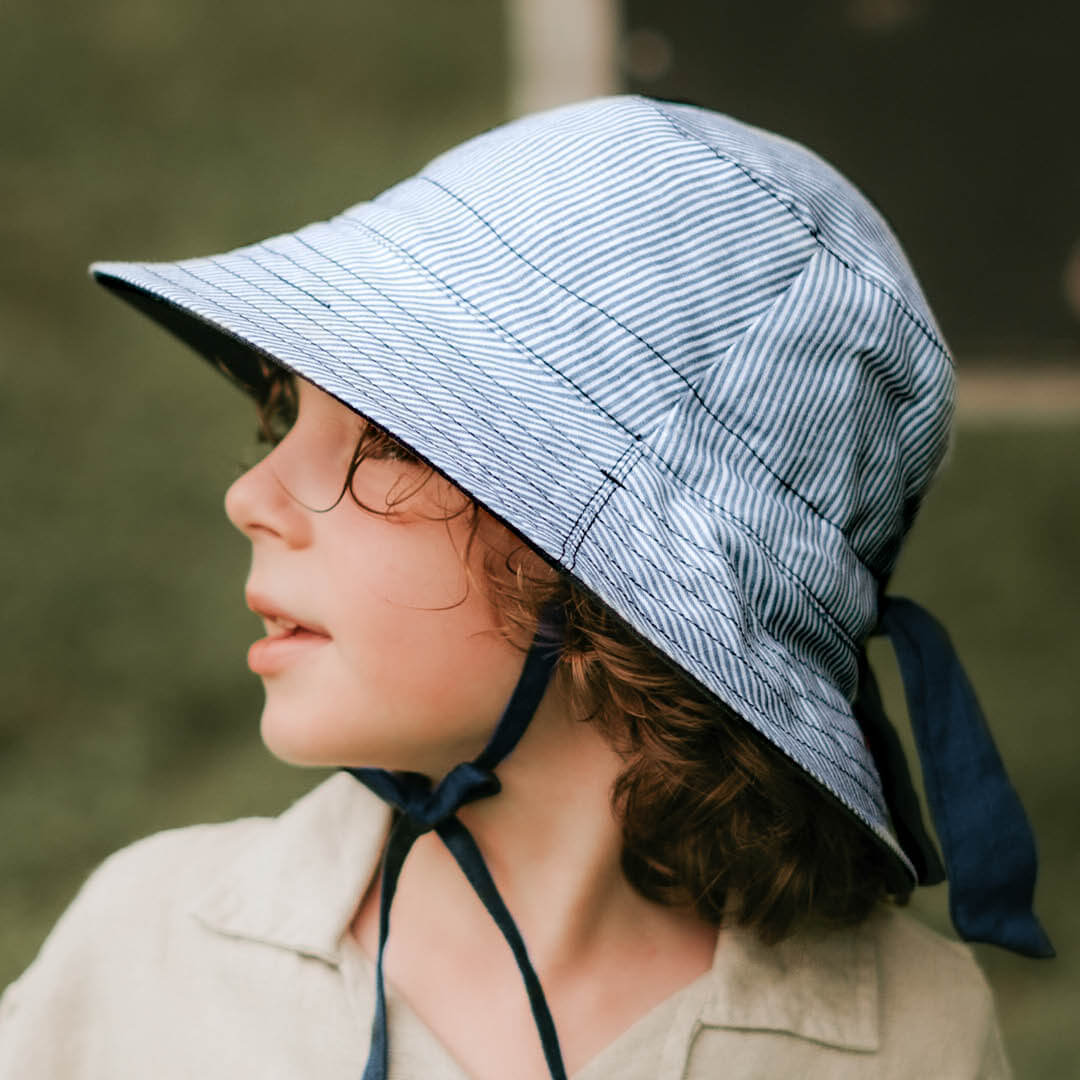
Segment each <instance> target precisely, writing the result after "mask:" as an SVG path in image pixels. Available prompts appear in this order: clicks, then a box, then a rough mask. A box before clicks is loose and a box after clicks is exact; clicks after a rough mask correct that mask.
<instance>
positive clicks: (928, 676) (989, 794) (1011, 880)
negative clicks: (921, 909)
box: [855, 596, 1054, 957]
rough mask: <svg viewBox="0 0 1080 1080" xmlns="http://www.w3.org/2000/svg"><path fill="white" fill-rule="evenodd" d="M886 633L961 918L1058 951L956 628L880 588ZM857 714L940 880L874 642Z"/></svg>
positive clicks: (962, 926)
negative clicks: (1037, 908)
mask: <svg viewBox="0 0 1080 1080" xmlns="http://www.w3.org/2000/svg"><path fill="white" fill-rule="evenodd" d="M882 634H884V635H887V636H888V638H889V640H890V642H891V643H892V647H893V649H894V651H895V652H896V658H897V661H898V663H899V666H900V676H901V678H902V680H903V683H904V696H905V698H906V700H907V707H908V713H909V715H910V717H911V726H912V729H913V731H914V733H915V743H916V746H917V747H918V751H919V759H920V761H921V763H922V773H923V783H924V785H925V788H926V797H927V802H928V803H929V806H930V812H931V814H932V815H933V818H934V825H935V827H936V830H937V834H938V837H939V839H940V841H941V846H942V851H943V854H944V858H945V868H946V869H947V876H948V880H949V913H950V915H951V916H952V922H953V926H955V927H956V931H957V933H958V934H959V935H960V937H961V938H963V939H964V940H965V941H983V942H989V943H990V944H993V945H1000V946H1002V947H1003V948H1006V949H1011V950H1012V951H1013V952H1018V953H1022V954H1023V955H1024V956H1035V957H1049V956H1053V955H1054V947H1053V945H1051V944H1050V939H1049V938H1048V937H1047V935H1046V932H1045V931H1044V930H1043V928H1042V925H1041V924H1040V923H1039V920H1038V918H1037V917H1036V915H1035V913H1034V912H1033V911H1032V901H1033V899H1034V895H1035V876H1036V870H1037V858H1036V854H1035V838H1034V836H1033V835H1032V832H1031V826H1030V825H1029V824H1028V820H1027V817H1026V815H1025V814H1024V808H1023V806H1022V805H1021V803H1020V799H1019V797H1018V796H1017V794H1016V792H1015V790H1014V789H1013V787H1012V784H1010V782H1009V778H1008V776H1007V775H1006V773H1005V767H1004V765H1003V764H1002V762H1001V757H1000V755H999V754H998V752H997V748H996V747H995V746H994V740H993V738H992V737H991V735H990V729H989V727H988V726H987V723H986V718H985V716H984V715H983V712H982V709H981V708H980V707H979V702H978V700H977V699H976V697H975V691H974V689H973V688H972V686H971V682H970V681H969V680H968V677H967V674H966V672H965V671H964V668H963V666H962V665H961V663H960V660H959V658H958V657H957V655H956V652H955V651H954V649H953V647H952V642H951V641H950V640H949V636H948V634H946V632H945V629H944V627H943V626H942V625H941V624H940V623H939V622H938V621H937V620H936V619H935V618H934V617H933V616H932V615H931V614H930V613H929V612H928V611H926V610H925V608H922V607H920V606H919V605H918V604H916V603H915V602H914V601H913V600H908V599H906V598H904V597H899V596H883V597H882V599H881V606H880V618H879V621H878V625H877V627H876V628H875V629H874V630H873V631H872V633H871V636H876V635H882ZM855 714H856V716H857V717H858V719H859V721H860V723H861V725H862V729H863V733H864V734H865V736H866V740H867V743H868V744H869V746H870V750H871V753H872V754H873V755H874V759H875V763H876V764H877V766H878V772H879V773H880V774H881V779H882V785H883V787H884V789H885V798H886V802H887V804H888V807H889V812H890V814H891V815H892V818H893V825H894V827H895V829H896V834H897V837H898V838H899V840H900V842H901V845H902V847H903V849H904V851H905V852H906V854H907V855H908V857H909V858H910V859H911V862H912V864H913V865H914V867H915V869H916V871H917V873H918V875H919V883H920V884H923V885H932V884H937V883H938V882H940V881H942V880H943V879H944V877H945V876H946V874H945V872H944V871H943V869H942V866H941V860H940V859H939V857H938V854H937V852H936V851H935V849H934V845H933V843H932V842H931V840H930V838H929V835H928V833H927V830H926V828H925V826H924V825H923V822H922V818H921V815H920V812H919V802H918V798H917V797H916V795H915V791H914V788H913V787H912V784H911V777H910V775H909V773H908V769H907V763H906V761H905V759H904V754H903V751H902V750H901V748H900V742H899V739H898V738H897V736H896V732H895V730H894V729H893V727H892V725H891V724H890V723H889V720H888V718H887V717H886V715H885V711H884V708H883V707H882V704H881V696H880V694H879V692H878V687H877V682H876V681H875V679H874V674H873V672H872V671H871V669H870V666H869V663H868V662H867V660H866V653H865V650H863V652H862V655H861V657H860V665H859V690H858V694H857V696H856V699H855Z"/></svg>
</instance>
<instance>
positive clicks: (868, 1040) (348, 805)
mask: <svg viewBox="0 0 1080 1080" xmlns="http://www.w3.org/2000/svg"><path fill="white" fill-rule="evenodd" d="M390 818H391V811H390V808H389V807H388V806H387V805H386V804H385V803H383V802H382V800H380V799H379V798H378V797H377V796H376V795H374V794H373V793H372V792H371V791H369V790H368V789H367V788H366V787H364V786H363V785H362V784H360V783H359V782H358V781H357V780H356V779H355V778H354V777H352V776H350V775H349V774H348V773H345V772H338V773H335V774H333V775H332V776H330V777H328V778H327V779H326V780H325V781H323V782H322V783H321V784H319V785H318V786H317V787H316V788H314V789H313V790H312V791H310V792H308V794H307V795H305V796H304V797H303V798H301V799H299V800H298V801H297V802H295V803H294V804H293V805H292V806H290V807H289V808H288V809H287V810H286V811H285V812H284V813H283V814H281V815H280V816H279V817H277V818H273V819H269V820H265V821H263V822H261V824H262V826H263V827H262V828H261V829H260V831H259V832H258V833H257V834H256V836H255V838H254V839H253V840H252V842H251V843H250V844H249V845H248V847H247V848H246V849H245V850H244V852H243V854H242V855H241V857H240V858H239V859H238V860H237V861H236V862H235V863H234V864H233V865H232V866H231V867H230V868H229V870H228V871H227V872H225V873H223V874H221V875H219V876H218V877H217V878H215V880H214V882H213V884H212V885H211V886H210V887H209V888H207V889H206V890H205V891H204V892H202V893H201V894H200V895H199V896H198V898H197V900H196V902H195V904H194V905H193V907H192V909H191V910H192V914H193V915H194V916H195V918H197V919H198V920H199V921H200V922H201V923H202V924H203V925H204V926H206V927H207V928H208V929H210V930H213V931H216V932H217V933H221V934H225V935H228V936H230V937H240V938H246V939H248V940H251V941H258V942H262V943H263V944H266V945H271V946H276V947H278V948H283V949H290V950H292V951H294V952H298V953H302V954H304V955H308V956H314V957H318V958H319V959H322V960H325V961H327V962H328V963H332V964H338V963H340V961H341V942H342V939H343V937H344V936H345V934H346V932H347V931H348V929H349V926H350V924H351V922H352V919H353V916H354V915H355V913H356V909H357V906H358V905H359V903H360V900H361V898H362V897H363V895H364V893H365V892H366V891H367V888H368V886H369V884H370V883H371V880H372V878H373V877H374V875H375V872H376V869H377V867H378V864H379V859H380V856H381V852H382V847H383V843H384V841H385V839H386V834H387V832H388V830H389V827H390ZM872 925H873V917H872V918H871V920H870V921H869V922H868V923H866V924H864V925H863V926H861V927H859V928H857V929H854V930H846V931H841V932H836V933H827V932H823V933H820V934H812V933H809V932H803V933H800V934H798V935H795V936H793V937H791V938H788V939H786V940H784V941H782V942H780V943H779V944H778V945H771V946H767V945H762V944H761V943H760V942H759V941H758V940H757V938H756V937H755V935H754V934H753V933H752V932H750V931H747V930H744V929H742V928H740V927H731V928H725V929H724V930H723V931H722V933H721V934H720V935H719V939H718V942H717V948H716V953H715V956H714V959H713V968H712V972H711V975H710V977H709V978H708V979H706V980H705V981H706V983H707V991H706V993H705V994H704V995H703V997H702V999H701V1000H702V1006H701V1011H700V1013H699V1015H698V1017H697V1023H699V1024H701V1025H702V1026H704V1027H727V1028H740V1029H756V1030H765V1031H785V1032H790V1033H792V1034H794V1035H799V1036H801V1037H803V1038H806V1039H811V1040H814V1041H815V1042H820V1043H825V1044H827V1045H829V1046H837V1047H842V1048H845V1049H850V1050H868V1051H869V1050H875V1049H877V1047H878V1041H879V1040H878V974H877V950H876V947H875V944H874V934H873V931H872Z"/></svg>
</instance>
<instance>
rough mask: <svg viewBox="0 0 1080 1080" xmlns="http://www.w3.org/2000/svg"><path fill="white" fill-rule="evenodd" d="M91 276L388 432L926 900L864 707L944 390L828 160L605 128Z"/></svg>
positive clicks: (665, 111) (909, 294)
mask: <svg viewBox="0 0 1080 1080" xmlns="http://www.w3.org/2000/svg"><path fill="white" fill-rule="evenodd" d="M92 271H93V273H94V274H95V275H96V277H97V278H98V279H99V280H101V281H102V282H103V283H104V284H106V285H109V286H110V287H112V288H113V289H115V290H116V291H118V292H120V293H121V294H122V295H124V296H126V297H127V298H128V299H131V300H133V301H134V302H136V303H138V304H139V306H140V307H143V308H145V309H147V310H149V311H150V313H151V314H152V315H154V316H155V317H156V318H158V319H159V321H161V322H163V323H165V324H166V325H168V326H170V327H171V328H172V329H174V330H175V331H176V332H177V333H180V334H181V335H182V336H184V337H186V338H188V340H191V341H192V342H193V343H196V344H197V345H198V347H199V348H200V349H201V350H202V351H203V352H205V353H206V354H207V355H209V356H211V357H213V358H218V359H223V360H225V362H226V363H233V365H234V366H237V365H239V364H241V363H242V361H240V360H238V359H236V358H237V356H238V355H239V353H240V351H241V350H240V349H238V348H237V343H241V344H242V346H243V351H244V352H250V350H255V351H257V352H259V353H263V354H265V355H267V356H269V357H271V358H273V359H274V360H275V361H277V362H279V363H281V364H284V365H285V366H287V367H289V368H291V369H292V370H294V371H296V372H298V373H299V374H300V375H302V376H304V377H305V378H307V379H310V380H311V381H312V382H314V383H316V384H318V385H319V386H321V387H322V388H323V389H325V390H326V391H328V392H329V393H331V394H333V395H334V396H335V397H337V398H339V399H340V400H341V401H343V402H345V403H346V404H348V405H349V406H351V407H352V408H354V409H356V410H357V411H358V412H360V413H363V414H364V415H365V416H368V417H370V418H371V419H373V420H374V421H376V422H377V423H378V424H381V425H383V426H384V427H386V428H387V429H389V430H390V431H391V432H393V433H394V434H395V435H396V436H397V437H398V438H400V439H401V440H402V441H403V442H405V443H406V444H408V445H409V446H410V447H412V448H413V449H415V450H416V451H417V452H418V453H419V454H420V455H421V456H422V457H424V458H425V459H427V460H428V461H430V462H431V463H432V464H434V465H435V466H437V467H438V468H439V469H440V470H441V471H442V472H444V473H445V474H446V475H447V476H449V477H450V478H451V479H452V480H454V481H455V482H456V483H457V484H459V485H460V486H461V487H462V488H464V489H465V490H466V491H468V492H470V493H471V494H472V495H474V496H475V497H477V498H478V499H479V500H480V501H481V502H482V503H483V504H484V505H485V506H486V507H487V508H488V509H489V510H491V511H492V512H493V513H494V514H495V515H496V516H497V517H499V518H500V519H502V520H503V521H505V522H507V523H508V524H509V525H511V526H512V527H513V528H514V529H515V530H516V531H517V532H518V533H520V534H521V535H523V536H524V537H526V538H527V539H528V540H530V541H531V542H532V543H533V544H535V545H536V546H537V547H538V548H540V549H542V550H543V551H544V552H546V553H547V554H548V555H549V556H550V557H552V558H553V559H554V560H555V561H557V562H558V563H559V564H560V565H561V566H563V567H565V568H566V569H567V570H569V571H570V572H572V573H573V574H574V576H575V577H576V578H577V579H579V580H580V581H581V582H582V583H584V584H585V585H586V586H588V587H589V588H590V589H591V590H592V591H593V592H594V593H595V594H596V595H597V596H599V597H600V598H601V599H603V600H604V601H605V602H606V603H607V604H608V605H610V607H611V608H613V609H614V610H615V611H616V612H618V614H619V615H621V616H622V617H623V618H624V619H626V620H627V621H628V622H629V623H630V624H631V625H633V626H634V627H635V628H636V629H637V630H638V631H639V632H640V633H641V634H642V635H643V636H644V637H646V638H647V639H648V640H649V641H651V642H652V643H653V644H654V645H656V646H657V647H658V648H659V649H660V650H661V651H663V652H664V653H666V654H667V655H668V656H669V657H671V658H672V659H673V660H675V661H676V662H677V663H678V664H680V665H681V666H682V668H683V669H685V670H686V671H687V672H689V673H690V674H691V675H693V676H694V677H695V678H696V679H697V680H699V681H700V682H701V683H702V684H704V685H705V686H706V687H708V688H709V689H710V690H712V691H713V692H714V693H715V694H716V695H717V696H718V697H719V698H721V699H722V700H723V701H725V702H726V703H727V704H728V705H730V706H731V707H732V708H733V709H735V710H736V711H737V712H738V713H739V714H741V715H742V716H743V717H745V719H746V720H747V721H749V722H750V723H751V724H752V725H753V726H754V727H755V728H757V729H758V730H759V731H760V732H762V733H763V734H764V735H765V736H767V737H768V738H769V739H770V740H771V741H772V742H773V743H775V744H776V745H777V746H778V747H780V748H781V749H782V750H783V751H784V752H785V753H786V754H787V755H789V756H790V757H791V758H792V759H793V760H794V761H795V762H797V763H798V764H799V765H800V766H802V768H803V769H805V770H806V771H807V772H808V773H809V774H810V775H811V776H812V777H814V778H815V779H816V780H818V781H819V782H820V783H821V784H822V785H824V787H825V788H827V789H828V790H829V791H830V792H832V793H833V794H834V795H835V796H836V797H837V798H838V799H840V800H841V802H842V803H843V804H844V805H845V806H847V807H848V808H849V809H850V810H851V811H852V812H853V813H854V814H855V815H856V816H857V817H858V818H859V819H860V820H861V821H862V822H863V823H864V824H865V825H866V826H867V827H868V828H870V829H871V830H873V832H874V833H875V834H876V835H877V836H878V837H879V838H880V839H881V840H882V841H883V842H884V843H885V844H886V845H888V846H889V847H890V848H891V849H892V850H893V851H894V852H895V854H896V855H897V857H898V858H899V859H900V860H901V861H902V862H903V864H904V865H905V866H906V867H907V868H908V869H909V871H910V870H911V866H910V863H909V862H908V860H907V858H906V856H905V854H904V853H903V851H902V850H901V848H900V845H899V844H898V843H897V841H896V839H895V837H894V834H893V832H892V830H891V828H890V823H889V814H888V811H887V809H886V806H885V803H884V799H883V795H882V787H881V783H880V780H879V777H878V773H877V771H876V769H875V766H874V762H873V760H872V759H871V757H870V755H869V752H868V750H867V747H866V743H865V740H864V737H863V734H862V732H861V731H860V728H859V725H858V723H857V722H856V719H855V716H854V714H853V701H854V699H855V695H856V691H857V688H858V679H859V666H858V657H859V651H860V649H861V647H862V645H863V643H864V642H865V640H866V638H867V636H868V634H870V632H871V631H872V630H873V628H874V627H875V625H876V623H877V621H878V614H879V608H878V605H879V600H880V597H881V595H882V592H883V589H884V585H885V583H886V582H887V581H888V578H889V576H890V574H891V571H892V569H893V566H894V563H895V561H896V558H897V554H898V552H899V549H900V546H901V543H902V541H903V539H904V537H905V535H906V533H907V531H908V529H909V528H910V526H911V524H912V521H913V519H914V516H915V514H916V511H917V509H918V507H919V505H920V501H921V499H922V497H923V495H924V493H925V491H926V488H927V485H928V484H929V482H930V480H931V479H932V477H933V475H934V473H935V471H936V470H937V468H938V467H939V465H940V463H941V461H942V459H943V457H944V455H945V454H946V451H947V448H948V442H949V431H950V422H951V418H952V414H953V408H954V397H955V390H954V372H953V365H952V362H951V359H950V356H949V353H948V351H947V349H946V347H945V345H944V344H943V342H942V338H941V335H940V333H939V331H938V329H937V327H936V325H935V323H934V319H933V316H932V315H931V313H930V311H929V309H928V307H927V305H926V302H925V300H924V298H923V296H922V293H921V292H920V289H919V286H918V284H917V282H916V280H915V277H914V275H913V273H912V271H911V269H910V267H909V266H908V263H907V261H906V259H905V257H904V254H903V252H902V251H901V249H900V247H899V245H898V243H897V242H896V240H895V238H894V237H893V235H892V233H891V232H890V230H889V228H888V226H887V225H886V224H885V222H884V221H883V220H882V218H881V217H880V215H879V214H878V213H877V212H876V211H875V210H874V208H873V207H872V206H871V205H870V204H869V203H868V202H867V200H866V199H865V198H864V197H863V196H862V195H860V193H859V192H858V191H857V190H855V189H854V188H853V187H852V186H851V185H850V184H849V183H848V182H847V181H846V180H845V179H844V178H843V177H841V176H840V175H839V174H838V173H837V172H836V171H835V170H833V169H832V168H831V167H830V166H829V165H828V164H826V163H825V162H824V161H822V160H821V159H820V158H818V157H817V156H815V155H814V154H813V153H811V152H809V151H808V150H806V149H805V148H803V147H801V146H799V145H797V144H795V143H793V142H790V141H787V140H785V139H783V138H780V137H778V136H775V135H771V134H768V133H766V132H763V131H760V130H757V129H755V128H752V127H748V126H746V125H744V124H741V123H738V122H737V121H735V120H732V119H729V118H727V117H725V116H721V115H717V114H715V113H712V112H709V111H706V110H703V109H698V108H695V107H692V106H684V105H673V104H667V103H662V102H657V101H653V100H649V99H646V98H641V97H615V98H608V99H601V100H598V101H593V102H587V103H583V104H576V105H571V106H567V107H564V108H561V109H557V110H553V111H550V112H547V113H543V114H539V115H536V116H532V117H527V118H525V119H523V120H520V121H516V122H514V123H511V124H508V125H506V126H504V127H501V128H498V129H496V130H494V131H491V132H488V133H486V134H484V135H481V136H479V137H477V138H475V139H472V140H470V141H469V142H467V143H465V144H463V145H462V146H460V147H457V148H456V149H454V150H451V151H450V152H448V153H446V154H444V155H442V156H441V157H439V158H437V159H436V160H435V161H433V162H432V163H431V164H430V165H429V166H428V167H427V168H425V169H424V170H423V171H422V172H421V173H420V174H419V175H417V176H415V177H413V178H411V179H409V180H406V181H404V182H403V183H401V184H398V185H397V186H395V187H393V188H391V189H390V190H388V191H386V192H385V193H384V194H382V195H381V196H379V197H378V198H376V199H374V200H372V201H371V202H364V203H359V204H357V205H356V206H353V207H351V208H349V209H348V210H346V211H344V212H343V213H342V214H340V215H339V216H337V217H335V218H332V219H331V220H329V221H325V222H317V223H315V224H312V225H308V226H307V227H305V228H302V229H300V230H299V231H297V232H295V233H291V234H286V235H281V236H275V237H272V238H271V239H268V240H266V241H264V242H262V243H258V244H253V245H251V246H248V247H243V248H240V249H238V250H235V251H232V252H229V253H227V254H224V255H218V256H213V257H209V258H197V259H187V260H183V261H180V262H172V263H115V262H105V263H95V264H94V265H93V267H92ZM162 301H163V302H164V303H162ZM192 317H194V318H192ZM230 358H232V359H230Z"/></svg>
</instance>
